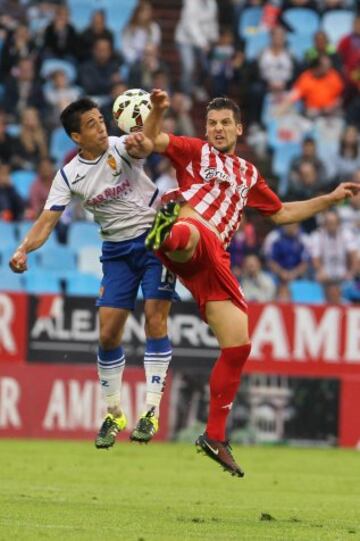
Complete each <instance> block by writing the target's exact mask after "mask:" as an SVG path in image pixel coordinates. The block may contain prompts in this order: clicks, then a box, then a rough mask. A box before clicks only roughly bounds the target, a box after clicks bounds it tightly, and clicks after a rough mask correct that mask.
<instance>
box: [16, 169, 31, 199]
mask: <svg viewBox="0 0 360 541" xmlns="http://www.w3.org/2000/svg"><path fill="white" fill-rule="evenodd" d="M36 177H37V173H36V172H35V171H21V170H20V169H19V170H17V171H13V172H12V173H11V180H12V183H13V185H14V186H15V188H16V190H17V192H18V193H19V194H20V195H21V197H22V198H23V199H25V200H27V199H29V195H30V188H31V185H32V183H33V182H34V180H35V179H36Z"/></svg>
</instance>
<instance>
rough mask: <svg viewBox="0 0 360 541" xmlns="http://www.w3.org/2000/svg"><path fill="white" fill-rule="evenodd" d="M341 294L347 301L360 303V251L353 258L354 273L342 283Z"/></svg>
mask: <svg viewBox="0 0 360 541" xmlns="http://www.w3.org/2000/svg"><path fill="white" fill-rule="evenodd" d="M342 295H343V297H344V299H346V300H347V301H349V302H354V303H358V304H359V303H360V252H358V253H357V256H356V259H355V263H354V275H353V277H352V278H351V279H350V280H348V281H347V282H345V283H344V284H343V288H342Z"/></svg>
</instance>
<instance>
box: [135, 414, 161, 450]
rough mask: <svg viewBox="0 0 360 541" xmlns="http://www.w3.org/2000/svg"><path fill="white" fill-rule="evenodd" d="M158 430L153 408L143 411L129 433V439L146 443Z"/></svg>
mask: <svg viewBox="0 0 360 541" xmlns="http://www.w3.org/2000/svg"><path fill="white" fill-rule="evenodd" d="M158 430H159V421H158V419H157V418H156V417H155V415H154V408H151V409H150V410H149V411H148V412H147V413H144V415H142V416H141V417H140V419H139V420H138V423H137V425H136V427H135V428H134V430H133V431H132V433H131V434H130V440H131V441H138V442H139V443H148V442H149V441H150V440H151V439H152V438H153V436H155V434H156V432H157V431H158Z"/></svg>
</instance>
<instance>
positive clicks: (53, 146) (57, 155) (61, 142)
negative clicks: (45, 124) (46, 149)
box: [50, 127, 76, 167]
mask: <svg viewBox="0 0 360 541" xmlns="http://www.w3.org/2000/svg"><path fill="white" fill-rule="evenodd" d="M75 146H76V145H75V143H74V141H72V140H71V139H70V137H69V136H68V135H67V134H66V132H65V131H64V128H62V127H59V128H55V130H54V131H53V132H52V134H51V137H50V156H51V157H52V158H54V160H55V161H56V165H57V167H61V166H62V164H63V161H64V158H65V156H66V154H67V153H68V152H70V150H73V149H74V148H75Z"/></svg>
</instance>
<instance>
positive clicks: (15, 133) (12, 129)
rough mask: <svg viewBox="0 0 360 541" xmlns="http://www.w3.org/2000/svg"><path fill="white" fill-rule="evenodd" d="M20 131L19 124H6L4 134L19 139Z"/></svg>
mask: <svg viewBox="0 0 360 541" xmlns="http://www.w3.org/2000/svg"><path fill="white" fill-rule="evenodd" d="M20 131H21V126H20V124H8V125H7V126H6V133H8V134H9V135H11V136H12V137H19V135H20Z"/></svg>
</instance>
